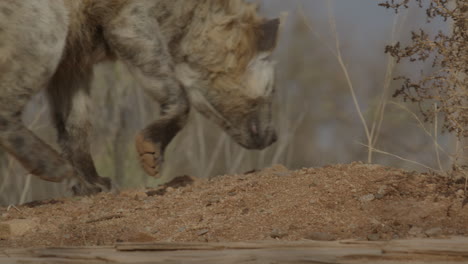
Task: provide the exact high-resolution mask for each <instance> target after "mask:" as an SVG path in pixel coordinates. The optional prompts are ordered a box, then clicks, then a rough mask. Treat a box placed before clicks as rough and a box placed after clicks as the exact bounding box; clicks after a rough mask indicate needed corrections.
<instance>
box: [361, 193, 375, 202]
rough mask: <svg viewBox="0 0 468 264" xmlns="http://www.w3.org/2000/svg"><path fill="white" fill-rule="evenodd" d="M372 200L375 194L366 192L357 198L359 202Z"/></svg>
mask: <svg viewBox="0 0 468 264" xmlns="http://www.w3.org/2000/svg"><path fill="white" fill-rule="evenodd" d="M373 200H375V195H373V194H367V195H364V196H361V198H359V201H361V202H372V201H373Z"/></svg>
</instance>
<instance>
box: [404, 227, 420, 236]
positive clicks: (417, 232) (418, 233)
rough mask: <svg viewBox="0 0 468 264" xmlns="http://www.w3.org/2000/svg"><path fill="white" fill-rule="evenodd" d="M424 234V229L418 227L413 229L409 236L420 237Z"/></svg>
mask: <svg viewBox="0 0 468 264" xmlns="http://www.w3.org/2000/svg"><path fill="white" fill-rule="evenodd" d="M422 233H423V229H422V228H420V227H417V226H413V227H411V229H410V230H409V231H408V234H410V235H412V236H418V235H421V234H422Z"/></svg>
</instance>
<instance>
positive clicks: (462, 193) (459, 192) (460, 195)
mask: <svg viewBox="0 0 468 264" xmlns="http://www.w3.org/2000/svg"><path fill="white" fill-rule="evenodd" d="M455 194H456V195H457V197H458V198H465V191H464V190H458V191H457V192H456V193H455Z"/></svg>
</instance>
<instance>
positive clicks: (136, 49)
mask: <svg viewBox="0 0 468 264" xmlns="http://www.w3.org/2000/svg"><path fill="white" fill-rule="evenodd" d="M153 2H155V1H130V2H128V5H127V6H126V7H125V8H123V9H122V10H121V12H120V14H119V15H118V16H117V17H116V18H115V19H114V20H112V21H111V22H110V23H109V24H108V25H106V27H105V36H106V39H107V41H108V43H109V45H110V47H111V49H112V50H113V51H114V52H115V53H116V54H117V56H118V57H119V58H120V59H121V60H123V61H124V62H125V63H126V64H127V65H128V67H129V68H130V71H131V72H132V73H133V75H134V76H135V78H136V79H137V80H138V81H139V83H140V84H141V86H142V87H143V88H144V89H145V91H146V92H147V93H148V94H149V95H150V96H151V97H152V98H154V99H155V100H156V101H158V102H159V103H160V104H161V109H162V110H161V117H160V119H159V120H157V121H155V122H154V123H152V124H150V125H149V126H147V127H146V128H145V129H143V130H142V132H141V133H140V134H139V135H138V136H137V137H136V145H137V151H138V153H139V155H140V160H141V164H142V166H143V169H144V170H145V171H146V172H147V173H148V174H149V175H151V176H157V175H159V171H160V166H161V164H162V162H163V158H164V150H165V149H166V147H167V145H168V144H169V143H170V142H171V140H172V139H173V138H174V137H175V135H176V134H177V133H178V132H179V131H180V130H181V129H182V128H183V126H184V125H185V123H186V121H187V116H188V112H189V102H188V100H187V96H186V94H185V91H184V90H183V88H182V86H181V84H180V82H179V81H178V80H177V79H176V77H175V72H174V65H173V62H172V58H171V56H170V54H169V51H168V48H167V46H166V44H165V41H164V40H163V37H162V36H161V33H160V31H159V26H158V22H157V20H156V17H155V15H156V14H155V12H154V8H153V7H152V6H147V5H148V4H153V5H154V3H153Z"/></svg>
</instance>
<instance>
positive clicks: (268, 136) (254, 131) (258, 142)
mask: <svg viewBox="0 0 468 264" xmlns="http://www.w3.org/2000/svg"><path fill="white" fill-rule="evenodd" d="M250 135H251V137H252V140H253V142H254V143H255V146H256V147H257V148H259V149H263V148H266V147H268V146H270V145H271V144H273V143H275V142H276V141H277V140H278V136H277V135H276V132H275V131H274V130H266V131H260V129H259V128H258V127H257V126H255V125H253V126H252V127H251V128H250Z"/></svg>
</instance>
